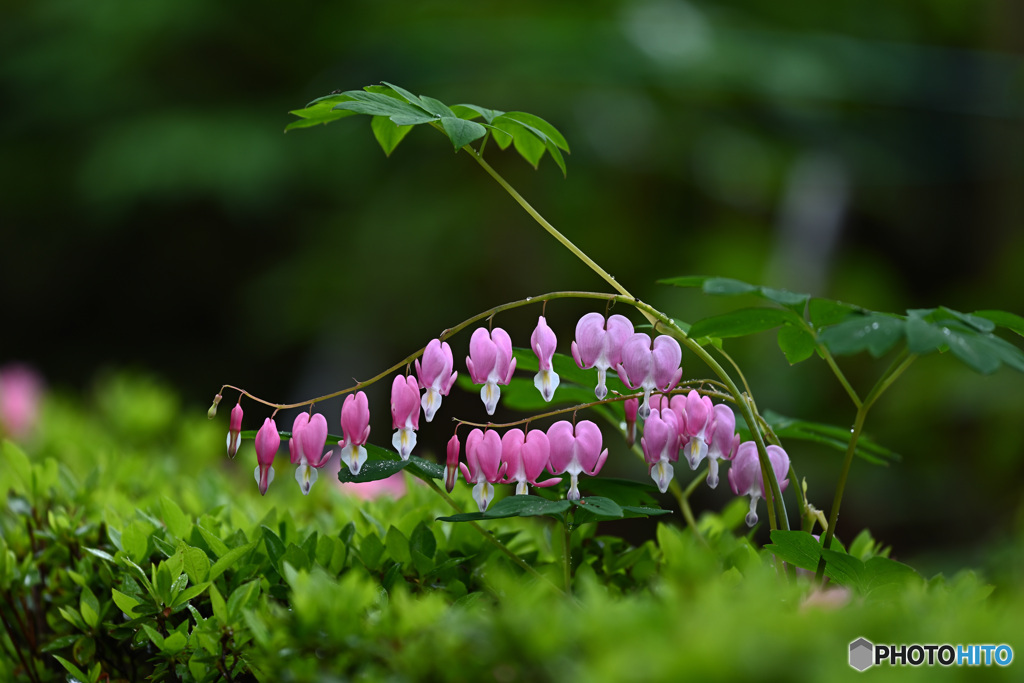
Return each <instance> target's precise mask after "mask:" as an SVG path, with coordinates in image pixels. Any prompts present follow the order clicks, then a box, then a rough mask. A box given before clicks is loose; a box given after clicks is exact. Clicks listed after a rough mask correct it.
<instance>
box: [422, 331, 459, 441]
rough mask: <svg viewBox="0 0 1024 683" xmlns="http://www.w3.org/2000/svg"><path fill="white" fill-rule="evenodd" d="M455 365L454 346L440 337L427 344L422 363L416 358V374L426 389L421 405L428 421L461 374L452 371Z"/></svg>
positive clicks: (431, 418)
mask: <svg viewBox="0 0 1024 683" xmlns="http://www.w3.org/2000/svg"><path fill="white" fill-rule="evenodd" d="M454 365H455V360H454V358H453V357H452V347H450V346H448V342H442V341H441V340H439V339H433V340H431V342H430V343H429V344H427V348H426V349H424V350H423V362H422V363H421V362H420V359H419V358H417V359H416V376H417V377H419V379H420V386H421V387H422V388H423V389H424V392H423V398H422V400H421V402H420V405H422V406H423V417H425V418H427V422H430V421H431V420H433V419H434V414H435V413H436V412H437V409H438V408H440V407H441V397H442V396H447V395H448V392H449V391H451V388H452V385H453V384H455V378H456V377H458V376H459V373H457V372H452V368H453V367H454Z"/></svg>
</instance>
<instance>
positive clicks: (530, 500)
mask: <svg viewBox="0 0 1024 683" xmlns="http://www.w3.org/2000/svg"><path fill="white" fill-rule="evenodd" d="M570 507H572V503H570V502H569V501H567V500H548V499H547V498H541V497H540V496H509V497H507V498H503V499H501V500H499V501H498V502H497V503H495V504H493V505H492V506H491V507H489V508H488V509H487V510H486V511H485V512H464V513H462V514H458V515H452V516H450V517H438V519H439V520H441V521H443V522H467V521H480V520H484V519H501V518H505V517H537V516H539V515H551V516H554V517H558V516H560V515H561V514H562V513H564V512H565V511H566V510H568V509H569V508H570Z"/></svg>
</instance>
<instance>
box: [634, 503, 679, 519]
mask: <svg viewBox="0 0 1024 683" xmlns="http://www.w3.org/2000/svg"><path fill="white" fill-rule="evenodd" d="M622 512H623V517H625V518H626V519H633V518H635V517H659V516H661V515H671V514H672V511H671V510H665V509H663V508H652V507H647V506H645V505H623V506H622Z"/></svg>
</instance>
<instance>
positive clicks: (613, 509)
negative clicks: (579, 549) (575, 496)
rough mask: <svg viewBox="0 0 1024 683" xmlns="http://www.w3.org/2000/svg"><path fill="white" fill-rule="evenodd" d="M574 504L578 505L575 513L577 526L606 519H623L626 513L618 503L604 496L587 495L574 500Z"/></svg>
mask: <svg viewBox="0 0 1024 683" xmlns="http://www.w3.org/2000/svg"><path fill="white" fill-rule="evenodd" d="M573 504H574V505H575V506H576V511H575V513H574V514H573V524H574V525H576V526H578V525H580V524H589V523H590V522H599V521H601V520H605V519H622V517H623V515H624V514H625V513H624V512H623V510H622V507H621V506H620V505H619V504H618V503H616V502H615V501H614V500H611V499H610V498H604V497H602V496H587V497H586V498H581V499H580V500H575V501H573Z"/></svg>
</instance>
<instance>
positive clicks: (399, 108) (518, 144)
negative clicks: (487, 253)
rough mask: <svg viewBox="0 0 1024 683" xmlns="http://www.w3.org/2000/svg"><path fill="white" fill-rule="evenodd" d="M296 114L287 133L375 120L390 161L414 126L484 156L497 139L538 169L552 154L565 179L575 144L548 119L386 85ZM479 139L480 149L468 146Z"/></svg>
mask: <svg viewBox="0 0 1024 683" xmlns="http://www.w3.org/2000/svg"><path fill="white" fill-rule="evenodd" d="M291 113H292V114H294V115H295V116H298V117H299V120H298V121H293V122H291V123H290V124H288V126H287V127H286V128H285V130H286V131H288V130H293V129H297V128H309V127H311V126H315V125H318V124H326V123H330V122H332V121H337V120H338V119H341V118H345V117H346V116H351V115H353V114H365V115H367V116H371V117H372V121H371V128H372V130H373V135H374V137H375V138H376V139H377V142H378V143H379V144H380V146H381V148H382V149H383V150H384V153H385V154H387V155H389V156H390V154H391V153H392V152H393V151H394V150H395V148H396V147H397V146H398V144H399V143H400V142H401V141H402V140H403V139H404V138H405V136H406V135H408V133H409V131H411V130H412V128H413V127H414V126H418V125H422V124H428V125H430V126H431V127H433V128H435V129H436V130H439V131H441V132H442V133H444V134H445V135H446V136H448V139H449V140H450V141H451V143H452V146H453V147H454V148H455V151H456V152H457V151H459V150H460V149H463V148H468V149H469V150H470V151H471V152H473V153H475V154H482V153H483V149H484V145H485V143H486V141H487V140H488V139H493V140H494V142H495V144H497V145H498V147H499V148H501V149H503V150H504V149H508V148H509V146H512V147H514V148H515V150H516V151H517V152H518V153H519V155H520V156H522V157H523V158H524V159H526V161H528V162H529V163H530V165H532V166H533V167H534V168H537V166H538V164H539V163H540V160H541V158H542V157H543V156H544V153H545V152H547V153H548V154H550V155H551V158H552V159H553V160H554V162H555V164H557V165H558V168H559V169H561V171H562V175H565V173H566V168H565V159H564V157H563V156H562V152H568V151H569V144H568V143H567V142H566V140H565V137H564V136H563V135H562V134H561V133H560V132H558V130H557V129H556V128H555V127H554V126H552V125H551V124H550V123H548V122H547V121H545V120H544V119H542V118H540V117H539V116H536V115H534V114H529V113H527V112H522V111H512V112H504V111H499V110H497V109H487V108H485V107H480V106H477V105H474V104H456V105H452V106H450V107H449V106H448V105H446V104H445V103H443V102H441V101H440V100H437V99H434V98H433V97H428V96H426V95H414V94H412V93H411V92H409V91H408V90H406V89H404V88H401V87H399V86H397V85H393V84H391V83H384V84H382V85H371V86H367V87H366V88H364V89H363V90H348V91H345V92H342V93H334V94H331V95H327V96H325V97H321V98H318V99H316V100H313V101H312V102H310V103H309V104H308V105H306V106H305V107H304V108H303V109H297V110H295V111H292V112H291ZM476 119H482V121H477V120H476ZM478 140H479V141H481V142H480V145H479V147H478V148H476V149H473V148H472V147H467V146H468V145H470V144H471V143H474V142H477V141H478Z"/></svg>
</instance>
